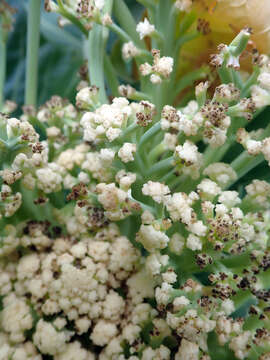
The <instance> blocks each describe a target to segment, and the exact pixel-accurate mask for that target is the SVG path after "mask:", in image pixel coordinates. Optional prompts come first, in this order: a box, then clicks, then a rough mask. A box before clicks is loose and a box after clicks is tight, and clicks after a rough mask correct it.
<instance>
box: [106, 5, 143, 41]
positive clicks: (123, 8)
mask: <svg viewBox="0 0 270 360" xmlns="http://www.w3.org/2000/svg"><path fill="white" fill-rule="evenodd" d="M113 13H114V15H115V17H116V19H117V21H118V23H119V25H120V26H121V28H122V29H123V30H124V31H125V32H126V33H127V34H128V36H129V38H131V40H132V41H133V42H134V43H135V44H137V45H139V47H141V48H145V44H144V42H143V41H141V40H140V38H139V35H138V33H137V31H136V22H135V20H134V18H133V16H132V14H131V12H130V11H129V8H128V7H127V5H126V4H125V2H124V1H123V0H116V1H114V4H113Z"/></svg>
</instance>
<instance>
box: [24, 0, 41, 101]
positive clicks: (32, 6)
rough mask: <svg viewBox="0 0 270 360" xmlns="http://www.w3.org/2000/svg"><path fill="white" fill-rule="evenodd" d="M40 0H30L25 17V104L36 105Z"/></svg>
mask: <svg viewBox="0 0 270 360" xmlns="http://www.w3.org/2000/svg"><path fill="white" fill-rule="evenodd" d="M40 7H41V0H30V1H29V10H28V18H27V54H26V86H25V99H24V102H25V104H26V105H33V106H36V105H37V87H38V50H39V28H40Z"/></svg>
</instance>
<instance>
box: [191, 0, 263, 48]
mask: <svg viewBox="0 0 270 360" xmlns="http://www.w3.org/2000/svg"><path fill="white" fill-rule="evenodd" d="M193 7H194V9H195V10H196V11H197V13H198V15H199V17H203V18H204V19H206V20H208V21H209V23H210V27H211V29H212V33H213V35H212V36H214V37H215V36H216V35H217V34H223V35H225V36H226V37H227V36H229V37H231V39H232V38H233V36H235V33H237V32H238V31H239V30H241V29H242V28H243V27H245V26H248V27H251V28H252V30H253V33H254V34H253V36H252V40H253V41H254V44H255V47H257V48H258V50H259V51H260V52H263V53H269V52H270V1H269V0H195V1H194V5H193Z"/></svg>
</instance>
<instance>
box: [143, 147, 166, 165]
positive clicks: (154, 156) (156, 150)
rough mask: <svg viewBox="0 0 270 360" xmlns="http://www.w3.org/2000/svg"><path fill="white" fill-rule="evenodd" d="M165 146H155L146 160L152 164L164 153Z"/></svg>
mask: <svg viewBox="0 0 270 360" xmlns="http://www.w3.org/2000/svg"><path fill="white" fill-rule="evenodd" d="M166 150H167V149H166V146H165V145H164V144H163V143H160V144H158V145H156V146H155V147H154V148H153V149H152V150H151V151H150V153H149V155H148V159H149V162H150V163H154V162H155V160H156V159H157V158H158V157H159V156H160V155H161V154H163V153H164V152H165V151H166Z"/></svg>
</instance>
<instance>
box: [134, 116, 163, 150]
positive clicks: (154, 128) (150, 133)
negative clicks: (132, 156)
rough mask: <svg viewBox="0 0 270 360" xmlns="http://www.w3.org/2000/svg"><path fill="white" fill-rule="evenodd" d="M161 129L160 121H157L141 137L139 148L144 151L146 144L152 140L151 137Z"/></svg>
mask: <svg viewBox="0 0 270 360" xmlns="http://www.w3.org/2000/svg"><path fill="white" fill-rule="evenodd" d="M160 130H161V125H160V122H158V123H156V124H155V125H153V126H151V127H150V129H148V130H147V131H146V132H145V133H144V134H143V136H142V137H141V140H140V142H139V150H140V151H142V150H143V147H144V145H145V144H146V143H147V142H149V141H150V139H151V138H152V137H153V136H155V135H156V134H157V133H158V132H159V131H160Z"/></svg>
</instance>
